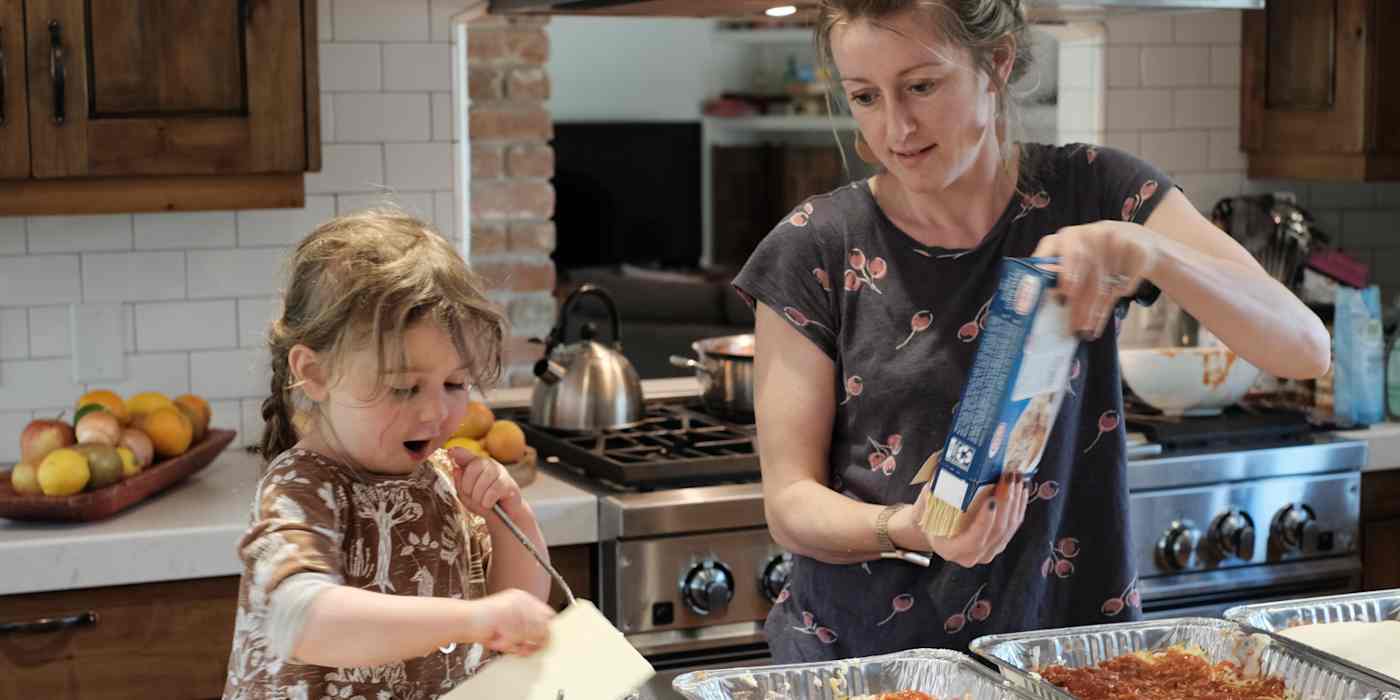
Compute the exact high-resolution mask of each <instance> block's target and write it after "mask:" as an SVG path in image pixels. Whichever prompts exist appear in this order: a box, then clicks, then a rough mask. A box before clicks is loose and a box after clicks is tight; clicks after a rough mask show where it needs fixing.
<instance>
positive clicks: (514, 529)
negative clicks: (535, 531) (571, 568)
mask: <svg viewBox="0 0 1400 700" xmlns="http://www.w3.org/2000/svg"><path fill="white" fill-rule="evenodd" d="M491 510H493V511H494V512H495V513H496V517H498V518H500V519H501V522H503V523H505V524H506V528H508V529H509V530H510V532H511V534H512V535H515V539H518V540H520V544H522V545H524V546H525V549H526V550H527V551H529V552H530V555H531V556H533V557H534V558H535V561H537V562H539V563H540V566H542V567H544V570H545V571H548V572H549V575H550V576H552V577H554V582H555V583H558V584H559V587H560V588H562V589H564V597H565V598H566V599H568V601H569V605H573V604H574V592H573V591H572V590H571V589H570V588H569V584H568V582H566V581H565V580H564V577H563V576H560V575H559V572H558V571H557V570H555V568H554V567H553V566H550V564H549V560H548V559H545V558H544V555H543V554H541V553H540V550H538V549H536V548H535V543H534V542H531V541H530V538H529V537H526V536H525V533H524V532H521V530H520V528H519V527H518V526H516V524H515V521H514V520H511V519H510V516H509V515H506V512H505V510H504V509H502V508H501V505H500V504H499V503H498V504H496V505H494V506H492V507H491Z"/></svg>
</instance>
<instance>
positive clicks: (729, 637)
mask: <svg viewBox="0 0 1400 700" xmlns="http://www.w3.org/2000/svg"><path fill="white" fill-rule="evenodd" d="M627 641H628V642H630V643H631V644H632V646H633V647H635V648H636V649H637V651H639V652H641V654H642V656H644V657H646V660H647V661H648V662H650V663H651V665H652V668H654V669H656V675H655V676H653V677H652V679H651V680H650V681H647V684H646V685H645V686H642V688H641V689H640V690H639V691H638V695H637V696H636V697H637V698H639V700H681V699H682V698H683V696H682V695H681V694H680V693H677V692H676V691H674V690H672V689H671V681H673V680H675V679H676V677H677V676H680V675H682V674H685V673H690V672H691V671H713V670H718V669H726V668H744V667H750V666H766V665H768V664H771V663H772V662H773V661H772V657H771V656H770V655H769V653H768V643H767V642H766V641H765V640H764V637H763V626H762V625H761V624H758V623H753V622H746V623H734V624H728V625H713V626H711V627H708V628H699V629H693V630H668V631H664V632H650V633H643V634H634V635H629V636H628V637H627Z"/></svg>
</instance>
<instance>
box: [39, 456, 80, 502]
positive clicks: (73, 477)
mask: <svg viewBox="0 0 1400 700" xmlns="http://www.w3.org/2000/svg"><path fill="white" fill-rule="evenodd" d="M91 478H92V471H91V470H90V469H89V468H88V461H87V457H84V456H83V455H82V453H81V452H78V451H77V450H75V449H73V448H71V447H61V448H59V449H57V450H54V451H53V452H50V453H49V454H48V456H46V457H44V461H43V462H41V463H39V488H41V489H43V491H44V495H46V496H71V495H73V494H75V493H77V492H79V491H82V490H83V487H85V486H87V483H88V480H89V479H91Z"/></svg>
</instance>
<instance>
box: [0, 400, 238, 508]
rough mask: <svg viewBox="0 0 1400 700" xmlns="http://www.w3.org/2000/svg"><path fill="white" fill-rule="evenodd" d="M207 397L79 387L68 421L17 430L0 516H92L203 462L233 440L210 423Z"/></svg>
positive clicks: (135, 499)
mask: <svg viewBox="0 0 1400 700" xmlns="http://www.w3.org/2000/svg"><path fill="white" fill-rule="evenodd" d="M211 417H212V415H211V413H210V410H209V404H208V403H207V402H205V401H204V399H202V398H200V397H198V396H194V395H192V394H185V395H182V396H179V397H176V398H175V399H174V400H171V399H169V398H167V397H165V396H163V395H161V394H158V393H155V392H144V393H140V394H136V395H135V396H132V397H131V398H130V399H127V400H125V401H124V400H122V398H121V397H120V396H117V395H116V394H115V393H113V392H110V391H105V390H99V391H93V392H89V393H88V394H85V395H83V397H82V398H80V399H79V400H78V402H77V404H76V410H75V412H74V421H73V423H71V424H70V423H68V422H65V421H64V420H63V419H62V416H58V417H55V418H51V419H38V420H34V421H31V422H30V423H29V425H27V426H25V428H24V430H23V432H21V434H20V461H19V463H18V464H15V465H14V466H13V467H12V468H11V469H8V470H0V517H3V518H9V519H11V520H48V521H91V520H100V519H102V518H107V517H110V516H112V515H115V514H116V513H119V512H121V511H123V510H126V509H127V508H130V507H131V506H133V505H136V504H137V503H140V502H141V501H143V500H145V499H147V498H150V497H151V496H153V495H155V494H157V493H160V492H161V491H164V490H165V489H167V488H169V487H170V486H172V485H174V484H176V483H178V482H179V481H181V480H183V479H185V478H186V477H188V476H190V475H191V474H194V473H195V472H197V471H199V470H201V469H203V468H205V467H207V466H209V464H211V463H212V462H213V461H214V458H215V457H217V456H218V455H219V453H221V452H223V451H224V449H225V448H227V447H228V446H229V444H230V443H232V442H233V438H234V436H235V435H236V433H235V431H232V430H220V429H217V428H211V427H209V420H210V418H211Z"/></svg>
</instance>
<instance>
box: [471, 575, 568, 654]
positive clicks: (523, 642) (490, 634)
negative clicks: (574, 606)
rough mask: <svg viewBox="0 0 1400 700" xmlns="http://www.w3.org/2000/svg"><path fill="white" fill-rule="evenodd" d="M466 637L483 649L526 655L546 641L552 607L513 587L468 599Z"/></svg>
mask: <svg viewBox="0 0 1400 700" xmlns="http://www.w3.org/2000/svg"><path fill="white" fill-rule="evenodd" d="M472 602H473V609H472V613H471V620H470V622H469V625H470V629H471V631H470V633H469V637H470V639H471V640H472V641H478V642H481V643H482V644H483V645H484V646H485V647H486V648H487V649H490V650H492V651H497V652H501V653H505V654H518V655H521V656H529V655H530V654H533V653H535V652H536V651H538V650H539V649H540V647H542V646H544V644H545V642H547V641H549V620H550V618H552V617H554V610H553V609H552V608H550V607H549V606H548V605H545V604H544V603H542V602H540V600H539V599H538V598H536V597H534V596H532V595H530V594H529V593H526V592H525V591H522V590H518V589H515V588H511V589H507V590H504V591H501V592H500V593H493V594H491V595H489V596H486V597H485V598H481V599H479V600H475V601H472Z"/></svg>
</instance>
